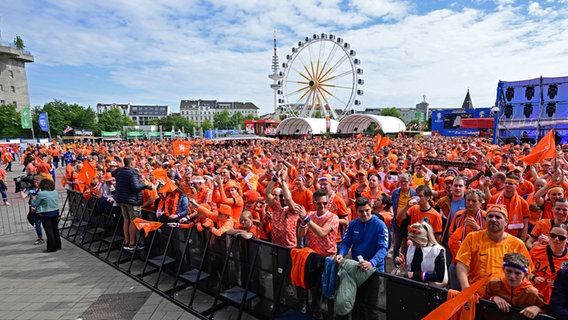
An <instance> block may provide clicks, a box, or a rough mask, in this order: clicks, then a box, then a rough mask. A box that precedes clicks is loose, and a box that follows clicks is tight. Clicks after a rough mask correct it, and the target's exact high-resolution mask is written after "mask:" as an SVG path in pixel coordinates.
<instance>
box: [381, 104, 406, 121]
mask: <svg viewBox="0 0 568 320" xmlns="http://www.w3.org/2000/svg"><path fill="white" fill-rule="evenodd" d="M381 116H391V117H396V118H399V119H400V120H403V119H402V115H401V114H400V112H399V111H398V110H397V109H396V107H392V108H385V109H383V110H381ZM403 121H404V120H403Z"/></svg>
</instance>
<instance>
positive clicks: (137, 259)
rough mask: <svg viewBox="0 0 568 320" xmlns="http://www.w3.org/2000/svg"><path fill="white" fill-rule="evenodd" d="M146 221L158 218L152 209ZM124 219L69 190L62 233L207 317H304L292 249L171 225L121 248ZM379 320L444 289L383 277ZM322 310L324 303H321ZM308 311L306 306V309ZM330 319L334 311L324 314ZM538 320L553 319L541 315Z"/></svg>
mask: <svg viewBox="0 0 568 320" xmlns="http://www.w3.org/2000/svg"><path fill="white" fill-rule="evenodd" d="M142 218H143V219H145V220H149V221H155V220H156V216H155V214H154V212H150V211H143V212H142ZM122 225H123V218H122V215H121V213H120V209H119V207H113V206H112V204H110V203H108V202H107V201H106V200H103V199H98V198H95V197H91V198H90V199H89V200H87V199H86V198H85V197H83V195H82V194H79V193H76V192H68V196H67V200H66V202H65V207H64V208H63V209H62V215H61V220H60V229H61V236H62V237H64V238H66V239H67V240H69V241H71V242H72V243H74V244H76V245H78V246H80V247H81V248H83V249H84V250H86V251H87V252H90V253H91V254H93V255H94V256H96V257H98V258H99V259H101V260H103V261H105V262H106V263H108V264H109V265H111V266H113V267H114V268H116V269H117V270H119V271H121V272H123V273H124V274H126V275H128V276H130V277H132V278H133V279H135V280H137V281H139V282H140V283H142V284H143V285H145V286H146V287H148V288H150V289H151V290H153V291H154V292H156V293H158V294H160V295H161V296H163V297H165V298H167V299H168V300H170V301H172V302H173V303H175V304H176V305H178V306H180V307H182V308H183V309H185V310H186V311H188V312H190V313H192V314H193V315H195V316H197V317H199V318H202V319H212V318H213V317H215V316H218V318H224V317H223V314H226V313H227V312H228V313H229V314H230V317H231V318H234V315H235V313H236V314H237V319H241V318H258V319H307V318H309V317H308V316H307V315H306V314H311V312H310V310H309V306H310V303H309V298H310V297H309V296H310V295H309V294H308V291H307V290H304V289H300V288H297V287H295V286H293V285H291V281H290V269H291V260H290V249H289V248H285V247H281V246H277V245H275V244H272V243H269V242H266V241H262V240H257V239H248V240H246V239H243V238H240V237H234V236H228V235H225V236H221V237H216V236H214V235H213V234H212V233H211V232H209V231H208V230H207V229H205V230H204V231H203V232H198V231H197V229H196V228H195V227H194V228H190V229H182V228H170V227H169V226H167V224H164V225H162V226H161V227H160V228H159V229H157V230H155V231H152V232H149V234H147V235H146V236H141V235H140V234H141V233H139V234H138V236H137V239H138V240H139V241H138V243H139V246H137V247H136V248H135V249H134V250H133V251H129V250H125V249H124V248H123V239H124V238H123V232H122ZM378 278H379V279H380V280H379V281H380V282H381V286H380V291H381V292H380V293H381V295H380V300H379V306H378V308H379V310H380V311H381V312H382V314H381V316H380V319H421V318H422V317H424V316H426V315H427V314H428V313H430V312H431V311H432V310H434V309H435V308H436V307H438V306H439V305H440V304H442V303H443V302H444V301H446V296H447V291H446V290H445V289H441V288H436V287H431V286H428V285H426V284H424V283H420V282H416V281H412V280H409V279H406V278H401V277H398V276H393V275H390V274H387V273H379V277H378ZM324 306H325V304H324ZM306 308H307V309H306ZM325 309H326V308H325V307H324V313H326V314H327V315H328V316H330V317H332V316H333V312H332V310H325ZM477 310H478V312H477V314H478V317H479V319H486V318H487V319H489V318H488V316H491V315H494V314H498V315H499V316H500V319H523V317H522V316H521V315H519V314H518V311H519V310H514V311H513V312H510V313H508V314H504V313H501V312H500V311H499V310H498V309H497V307H496V305H495V304H494V303H493V302H491V301H485V300H482V301H481V302H480V304H479V305H478V307H477ZM536 319H541V320H542V319H553V318H551V317H548V316H546V315H540V316H539V317H537V318H536Z"/></svg>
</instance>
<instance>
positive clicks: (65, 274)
mask: <svg viewBox="0 0 568 320" xmlns="http://www.w3.org/2000/svg"><path fill="white" fill-rule="evenodd" d="M34 240H35V236H34V232H33V231H29V232H25V233H22V232H20V233H16V234H11V235H3V236H0V319H84V320H88V319H135V320H143V319H152V320H160V319H196V318H195V317H193V316H192V315H191V314H190V313H188V312H186V311H184V310H183V309H181V308H179V307H178V306H176V305H175V304H173V303H171V302H169V301H167V300H165V299H164V298H162V297H161V296H159V295H158V294H156V293H153V292H151V291H150V290H149V289H147V288H146V287H144V286H143V285H141V284H139V283H138V282H136V281H134V280H132V279H131V278H129V277H128V276H126V275H124V274H122V273H121V272H119V271H117V270H115V269H114V268H112V267H111V266H109V265H107V264H105V263H104V262H102V261H100V260H99V259H97V258H96V257H94V256H92V255H91V254H89V253H87V252H85V251H83V250H82V249H80V248H78V247H77V246H75V245H73V244H71V243H69V242H67V241H65V240H64V241H63V249H62V250H61V251H58V252H55V253H43V252H42V251H43V250H44V249H45V245H39V246H34V245H33V244H32V243H33V242H34ZM140 292H146V293H147V295H149V297H148V298H147V299H146V300H145V301H142V302H143V304H142V305H141V306H140V305H138V306H137V308H136V310H133V311H134V312H131V313H130V314H123V315H120V314H117V313H116V311H119V310H121V308H124V305H122V304H121V303H120V300H118V299H115V300H116V303H115V305H113V304H112V302H111V304H110V308H107V309H106V310H101V311H100V312H99V313H98V314H97V313H96V312H95V313H93V312H86V311H87V310H88V309H89V307H90V306H92V305H93V304H94V303H95V302H96V301H97V299H99V297H101V296H103V295H107V294H117V293H120V294H125V295H126V294H134V293H140ZM89 310H90V309H89Z"/></svg>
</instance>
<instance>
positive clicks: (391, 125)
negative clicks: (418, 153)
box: [337, 114, 406, 134]
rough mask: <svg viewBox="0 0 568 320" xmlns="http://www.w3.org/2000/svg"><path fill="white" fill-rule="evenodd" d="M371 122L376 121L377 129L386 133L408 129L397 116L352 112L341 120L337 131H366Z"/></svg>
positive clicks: (354, 132)
mask: <svg viewBox="0 0 568 320" xmlns="http://www.w3.org/2000/svg"><path fill="white" fill-rule="evenodd" d="M371 123H375V124H376V125H377V129H378V128H380V129H382V130H383V132H384V133H398V132H402V131H405V130H406V125H405V124H404V122H403V121H402V120H400V119H399V118H397V117H390V116H377V115H374V114H352V115H349V116H347V117H345V118H344V119H343V120H341V122H340V123H339V126H338V127H337V133H341V134H357V133H365V130H367V128H368V127H369V126H370V125H371Z"/></svg>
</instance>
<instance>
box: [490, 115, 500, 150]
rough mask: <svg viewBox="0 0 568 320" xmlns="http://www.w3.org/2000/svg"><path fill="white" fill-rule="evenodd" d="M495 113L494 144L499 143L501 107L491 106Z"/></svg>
mask: <svg viewBox="0 0 568 320" xmlns="http://www.w3.org/2000/svg"><path fill="white" fill-rule="evenodd" d="M491 113H492V114H493V144H497V136H498V134H499V107H498V106H494V107H493V108H491Z"/></svg>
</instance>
